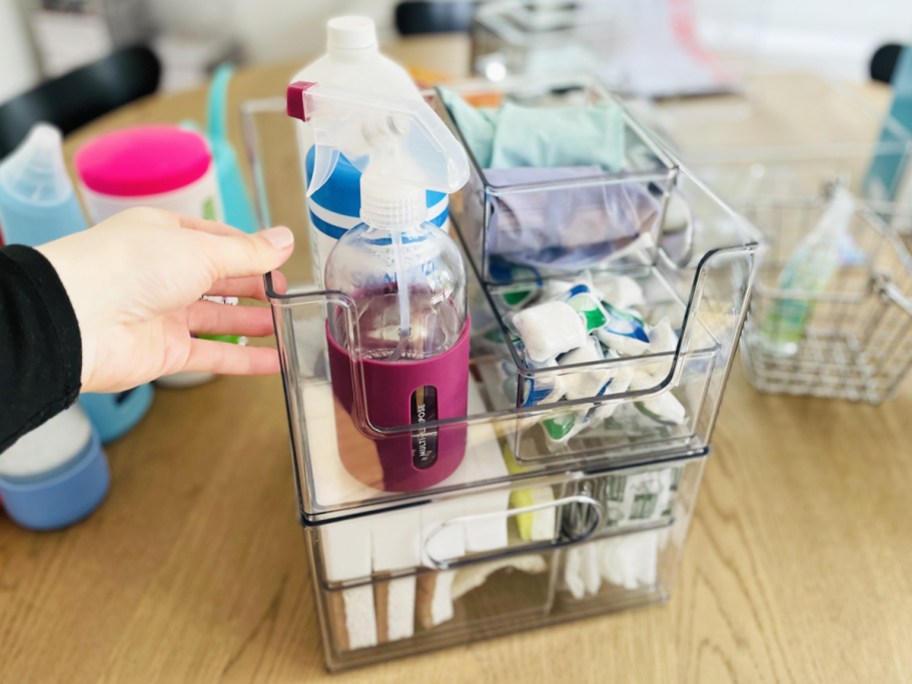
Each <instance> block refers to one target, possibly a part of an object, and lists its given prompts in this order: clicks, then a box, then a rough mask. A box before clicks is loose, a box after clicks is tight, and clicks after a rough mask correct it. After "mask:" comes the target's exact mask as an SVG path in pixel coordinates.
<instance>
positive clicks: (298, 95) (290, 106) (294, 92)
mask: <svg viewBox="0 0 912 684" xmlns="http://www.w3.org/2000/svg"><path fill="white" fill-rule="evenodd" d="M315 85H317V84H316V83H313V82H312V81H295V82H294V83H292V84H291V85H290V86H288V90H286V91H285V112H286V113H287V114H288V116H290V117H291V118H292V119H300V120H301V121H307V118H308V117H307V112H305V111H304V93H305V92H307V91H308V90H310V89H311V88H313V87H314V86H315Z"/></svg>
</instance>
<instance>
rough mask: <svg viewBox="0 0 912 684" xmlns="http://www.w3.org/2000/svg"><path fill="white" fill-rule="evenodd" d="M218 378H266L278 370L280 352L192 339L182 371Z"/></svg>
mask: <svg viewBox="0 0 912 684" xmlns="http://www.w3.org/2000/svg"><path fill="white" fill-rule="evenodd" d="M181 370H184V371H189V372H199V371H206V372H209V373H217V374H220V375H269V374H270V373H276V372H278V370H279V353H278V352H277V351H276V350H275V349H268V348H265V347H241V346H238V345H236V344H230V343H228V342H216V341H214V340H200V339H194V340H192V341H191V342H190V355H189V357H188V358H187V363H186V364H185V365H184V367H183V368H182V369H181Z"/></svg>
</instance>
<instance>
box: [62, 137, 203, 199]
mask: <svg viewBox="0 0 912 684" xmlns="http://www.w3.org/2000/svg"><path fill="white" fill-rule="evenodd" d="M75 164H76V172H77V173H78V174H79V178H80V179H81V180H82V183H83V184H84V185H85V186H86V187H87V188H88V189H89V190H92V191H94V192H97V193H100V194H103V195H114V196H117V197H140V196H143V195H158V194H161V193H164V192H171V191H173V190H178V189H180V188H183V187H185V186H187V185H190V184H191V183H193V182H194V181H197V180H199V179H200V178H201V177H202V176H203V175H205V173H206V171H208V170H209V167H210V165H211V164H212V154H211V153H210V152H209V148H208V147H207V146H206V142H205V140H204V138H203V136H201V135H200V134H199V133H195V132H193V131H188V130H185V129H183V128H178V127H177V126H135V127H132V128H123V129H120V130H118V131H114V132H113V133H107V134H105V135H102V136H99V137H98V138H95V139H94V140H92V141H90V142H88V143H86V144H85V145H83V146H82V147H81V148H80V149H79V151H78V152H77V153H76V159H75Z"/></svg>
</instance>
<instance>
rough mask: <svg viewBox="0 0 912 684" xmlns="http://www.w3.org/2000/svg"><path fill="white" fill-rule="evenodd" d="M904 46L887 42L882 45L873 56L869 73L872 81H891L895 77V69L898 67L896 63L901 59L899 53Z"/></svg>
mask: <svg viewBox="0 0 912 684" xmlns="http://www.w3.org/2000/svg"><path fill="white" fill-rule="evenodd" d="M902 49H903V46H902V45H897V44H896V43H887V44H886V45H881V46H880V47H879V48H877V50H876V51H875V52H874V56H873V57H871V64H870V66H869V73H870V74H871V80H872V81H880V82H881V83H890V81H891V80H892V79H893V71H894V70H895V69H896V63H897V62H898V61H899V54H900V53H901V52H902Z"/></svg>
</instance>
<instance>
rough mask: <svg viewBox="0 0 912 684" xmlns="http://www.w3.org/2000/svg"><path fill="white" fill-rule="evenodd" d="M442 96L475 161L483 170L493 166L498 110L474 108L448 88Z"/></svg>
mask: <svg viewBox="0 0 912 684" xmlns="http://www.w3.org/2000/svg"><path fill="white" fill-rule="evenodd" d="M440 95H441V97H442V99H443V104H444V105H446V108H447V109H448V110H449V111H450V116H452V117H453V121H455V122H456V125H457V126H458V127H459V132H460V133H462V137H463V140H464V141H465V144H466V146H467V147H468V148H469V151H470V152H471V153H472V156H473V157H475V161H476V162H478V165H479V166H480V167H481V168H483V169H486V168H488V167H489V166H491V151H492V147H493V144H494V132H495V126H496V124H497V113H498V110H496V109H487V108H476V107H473V106H472V105H470V104H469V103H468V102H466V101H465V100H463V99H462V98H461V97H459V95H457V94H456V93H454V92H453V91H452V90H447V89H446V88H440Z"/></svg>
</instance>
